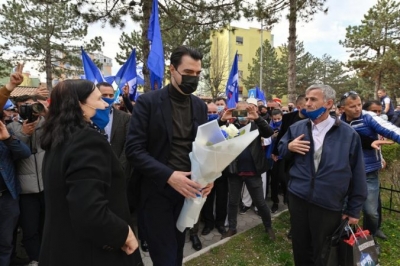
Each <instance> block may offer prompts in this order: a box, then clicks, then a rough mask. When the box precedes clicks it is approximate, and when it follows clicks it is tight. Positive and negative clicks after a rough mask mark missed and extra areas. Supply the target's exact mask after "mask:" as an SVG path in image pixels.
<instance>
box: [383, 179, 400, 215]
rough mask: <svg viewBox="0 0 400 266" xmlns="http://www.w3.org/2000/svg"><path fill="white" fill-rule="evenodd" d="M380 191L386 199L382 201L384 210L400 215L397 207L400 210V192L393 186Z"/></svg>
mask: <svg viewBox="0 0 400 266" xmlns="http://www.w3.org/2000/svg"><path fill="white" fill-rule="evenodd" d="M380 190H381V196H382V198H384V199H385V200H383V199H382V201H383V202H382V209H385V210H388V211H389V213H391V212H397V213H400V210H399V209H396V207H397V208H399V202H400V190H396V189H394V188H393V185H391V186H390V188H386V187H380ZM387 200H388V201H387ZM387 204H389V206H387Z"/></svg>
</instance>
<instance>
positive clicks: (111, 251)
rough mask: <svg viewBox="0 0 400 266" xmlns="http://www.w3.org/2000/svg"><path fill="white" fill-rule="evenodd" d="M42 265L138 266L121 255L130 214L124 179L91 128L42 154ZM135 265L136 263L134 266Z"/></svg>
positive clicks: (101, 138) (105, 143)
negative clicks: (43, 219)
mask: <svg viewBox="0 0 400 266" xmlns="http://www.w3.org/2000/svg"><path fill="white" fill-rule="evenodd" d="M43 179H44V185H45V187H46V190H45V191H46V193H45V202H46V218H45V226H44V232H43V239H42V247H41V254H40V265H43V266H47V265H49V266H53V265H59V266H71V265H74V266H90V265H93V266H102V265H107V266H108V265H121V266H122V265H126V266H128V265H138V263H139V264H140V263H141V258H140V253H139V251H138V250H136V251H135V254H133V255H130V256H128V255H126V254H125V252H123V251H122V250H121V247H122V246H123V245H124V243H125V241H126V238H127V236H128V224H129V222H130V214H129V208H128V203H127V197H126V179H125V176H124V173H123V170H122V167H121V165H120V163H119V161H118V159H117V157H116V156H115V155H114V153H113V152H112V150H111V147H110V144H109V143H108V141H107V139H106V138H105V137H104V136H103V135H101V134H100V133H98V132H97V131H95V130H94V129H92V128H89V127H86V128H83V129H77V130H76V131H75V132H74V133H73V134H72V136H71V138H70V139H69V140H68V141H67V142H66V143H64V144H63V145H60V146H58V147H56V148H53V149H51V150H49V151H46V154H45V158H44V161H43ZM140 265H141V264H140Z"/></svg>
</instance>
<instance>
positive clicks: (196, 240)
mask: <svg viewBox="0 0 400 266" xmlns="http://www.w3.org/2000/svg"><path fill="white" fill-rule="evenodd" d="M190 241H192V247H193V249H194V250H196V251H199V250H200V249H202V248H203V245H202V244H201V242H200V238H199V237H198V236H197V235H193V236H190Z"/></svg>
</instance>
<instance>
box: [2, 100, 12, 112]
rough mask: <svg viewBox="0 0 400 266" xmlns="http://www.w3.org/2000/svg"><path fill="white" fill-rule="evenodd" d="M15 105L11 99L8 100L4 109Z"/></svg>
mask: <svg viewBox="0 0 400 266" xmlns="http://www.w3.org/2000/svg"><path fill="white" fill-rule="evenodd" d="M14 107H15V105H14V104H13V103H12V101H11V100H10V99H8V100H7V102H6V104H5V105H4V106H3V110H7V109H9V108H14Z"/></svg>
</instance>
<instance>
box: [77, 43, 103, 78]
mask: <svg viewBox="0 0 400 266" xmlns="http://www.w3.org/2000/svg"><path fill="white" fill-rule="evenodd" d="M81 50H82V65H83V72H85V78H86V79H87V80H90V81H91V82H93V83H94V84H97V83H99V82H104V81H105V79H104V77H103V74H101V71H100V69H99V68H98V67H97V66H96V65H95V64H94V63H93V61H92V59H91V58H90V57H89V55H88V54H87V53H86V52H85V51H84V50H83V48H82V47H81Z"/></svg>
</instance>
